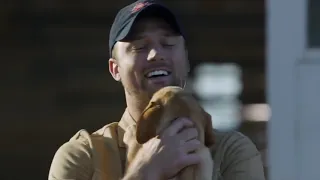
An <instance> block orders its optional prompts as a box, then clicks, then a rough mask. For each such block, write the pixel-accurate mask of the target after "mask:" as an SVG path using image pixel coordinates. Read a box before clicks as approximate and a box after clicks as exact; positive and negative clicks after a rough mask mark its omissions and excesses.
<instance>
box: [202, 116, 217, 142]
mask: <svg viewBox="0 0 320 180" xmlns="http://www.w3.org/2000/svg"><path fill="white" fill-rule="evenodd" d="M204 114H205V128H204V131H205V132H204V137H205V145H206V146H207V147H210V146H211V145H213V144H214V143H215V135H214V131H213V127H212V120H211V115H210V114H208V113H207V112H205V111H204Z"/></svg>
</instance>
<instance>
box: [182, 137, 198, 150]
mask: <svg viewBox="0 0 320 180" xmlns="http://www.w3.org/2000/svg"><path fill="white" fill-rule="evenodd" d="M200 147H201V143H200V141H199V140H197V139H193V140H190V141H187V142H185V143H184V144H183V145H182V146H181V150H182V151H183V152H185V153H191V152H194V151H196V150H198V149H199V148H200Z"/></svg>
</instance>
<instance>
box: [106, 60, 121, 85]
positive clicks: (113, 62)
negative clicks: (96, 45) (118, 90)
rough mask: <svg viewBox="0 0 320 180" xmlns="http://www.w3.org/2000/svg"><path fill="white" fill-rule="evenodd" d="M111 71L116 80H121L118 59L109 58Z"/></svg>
mask: <svg viewBox="0 0 320 180" xmlns="http://www.w3.org/2000/svg"><path fill="white" fill-rule="evenodd" d="M109 72H110V74H111V75H112V77H113V79H115V80H116V81H120V80H121V78H120V73H119V64H118V61H117V60H116V59H113V58H110V59H109Z"/></svg>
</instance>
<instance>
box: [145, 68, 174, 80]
mask: <svg viewBox="0 0 320 180" xmlns="http://www.w3.org/2000/svg"><path fill="white" fill-rule="evenodd" d="M160 75H164V76H167V75H169V73H168V71H164V70H156V71H151V72H149V73H148V74H147V77H148V78H150V77H152V76H160Z"/></svg>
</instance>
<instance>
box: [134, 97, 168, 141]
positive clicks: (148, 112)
mask: <svg viewBox="0 0 320 180" xmlns="http://www.w3.org/2000/svg"><path fill="white" fill-rule="evenodd" d="M162 113H163V108H162V106H161V105H159V104H155V103H150V104H149V105H148V106H147V108H146V109H145V110H144V111H143V113H142V114H141V116H140V118H139V119H138V121H137V131H136V139H137V142H138V143H139V144H143V143H145V142H147V141H148V140H149V139H151V138H153V137H155V136H156V130H157V126H158V124H159V121H160V119H161V116H162Z"/></svg>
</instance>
